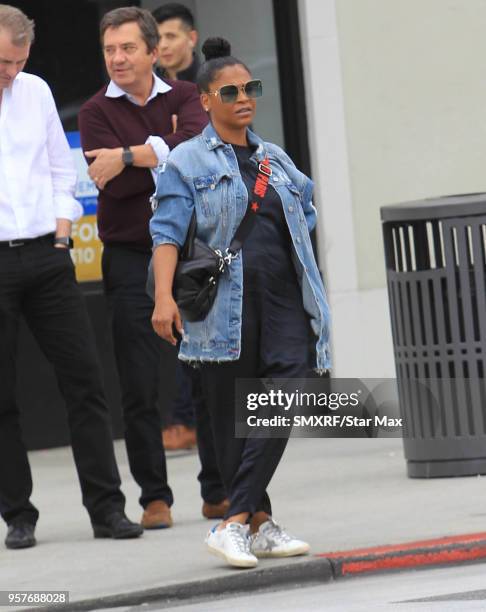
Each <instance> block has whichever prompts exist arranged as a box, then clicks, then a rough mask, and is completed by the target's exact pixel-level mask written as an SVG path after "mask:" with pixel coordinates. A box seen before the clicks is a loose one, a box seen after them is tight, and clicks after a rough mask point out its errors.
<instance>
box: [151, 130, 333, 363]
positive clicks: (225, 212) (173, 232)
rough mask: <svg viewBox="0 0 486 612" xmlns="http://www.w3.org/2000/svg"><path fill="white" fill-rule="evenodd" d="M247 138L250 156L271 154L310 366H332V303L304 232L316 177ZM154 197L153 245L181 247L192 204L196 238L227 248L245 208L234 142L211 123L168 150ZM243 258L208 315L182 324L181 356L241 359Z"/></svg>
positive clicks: (224, 279)
mask: <svg viewBox="0 0 486 612" xmlns="http://www.w3.org/2000/svg"><path fill="white" fill-rule="evenodd" d="M248 142H249V144H250V145H252V146H255V147H257V149H256V151H255V153H254V154H253V157H252V159H254V160H255V161H256V162H257V161H262V160H263V159H264V158H265V155H268V158H269V160H270V165H271V167H272V170H273V174H272V176H271V179H270V180H271V182H272V186H273V187H274V188H275V190H276V191H277V193H278V194H279V196H280V198H281V200H282V206H283V210H284V213H285V219H286V221H287V225H288V227H289V230H290V235H291V238H292V244H293V253H292V255H293V261H294V265H295V268H296V270H297V276H298V279H299V283H300V286H301V289H302V297H303V304H304V308H305V310H306V311H307V313H308V314H309V316H310V321H311V326H312V329H313V331H314V334H315V336H316V358H317V363H316V364H315V369H316V370H317V371H324V370H327V369H328V368H329V367H330V357H329V308H328V305H327V300H326V296H325V292H324V287H323V284H322V280H321V277H320V275H319V270H318V268H317V264H316V261H315V258H314V253H313V251H312V245H311V241H310V238H309V231H310V230H312V229H313V227H314V226H315V223H316V210H315V208H314V206H313V205H312V202H311V195H312V187H313V183H312V181H311V180H310V179H309V178H308V177H306V176H305V175H304V174H302V173H301V172H299V170H297V168H296V167H295V165H294V163H293V162H292V160H291V159H290V158H289V157H288V155H287V154H286V153H285V152H284V151H283V150H282V149H281V148H280V147H278V146H277V145H274V144H271V143H267V142H263V141H262V140H261V139H260V138H259V137H258V136H256V135H255V134H254V133H252V132H251V131H248ZM153 203H154V205H156V209H155V212H154V215H153V217H152V220H151V222H150V232H151V234H152V239H153V243H154V248H155V247H157V246H159V245H160V244H174V245H176V246H177V247H179V248H180V247H182V245H183V244H184V242H185V239H186V234H187V230H188V227H189V222H190V219H191V216H192V213H193V210H194V208H195V209H196V219H197V236H198V238H200V239H201V240H203V241H205V242H206V244H209V245H210V246H211V247H213V248H214V249H221V250H222V251H224V250H225V249H226V248H227V247H228V246H229V244H230V242H231V239H232V238H233V235H234V233H235V232H236V229H237V227H238V225H239V223H240V221H241V220H242V218H243V215H244V214H245V211H246V207H247V203H248V192H247V189H246V187H245V184H244V183H243V180H242V178H241V175H240V172H239V168H238V162H237V159H236V155H235V153H234V151H233V149H232V147H231V145H228V144H225V143H224V142H223V141H222V140H221V139H220V137H219V136H218V134H217V133H216V131H215V130H214V128H213V126H212V125H211V124H209V125H208V126H206V128H205V129H204V131H203V132H202V134H200V135H199V136H196V137H195V138H192V139H191V140H188V141H186V142H183V143H182V144H180V145H179V146H177V147H176V148H175V149H173V150H172V152H171V153H170V156H169V159H168V161H167V162H166V163H165V164H164V165H163V166H162V168H161V171H160V173H159V175H158V180H157V187H156V191H155V194H154V198H153ZM154 207H155V206H154ZM242 258H243V254H242V252H241V251H240V253H239V256H238V257H237V259H235V260H234V261H233V262H232V263H231V266H230V267H229V269H228V270H227V271H226V272H225V273H224V274H223V275H222V276H221V277H220V280H219V287H218V293H217V296H216V300H215V302H214V305H213V307H212V309H211V311H210V312H209V314H208V316H207V317H206V319H204V320H203V321H197V322H193V323H191V322H189V321H184V322H183V323H184V338H183V340H182V342H181V345H180V351H179V358H180V359H182V360H183V361H228V360H235V359H238V358H239V356H240V347H241V311H242V295H243V266H242ZM263 263H264V262H263ZM289 348H290V349H291V347H289Z"/></svg>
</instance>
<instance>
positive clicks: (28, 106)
mask: <svg viewBox="0 0 486 612" xmlns="http://www.w3.org/2000/svg"><path fill="white" fill-rule="evenodd" d="M33 39H34V24H33V22H32V21H30V20H29V19H28V18H27V17H26V16H25V15H24V14H23V13H22V12H21V11H20V10H18V9H16V8H13V7H11V6H7V5H1V4H0V270H1V273H0V346H1V347H2V348H1V350H0V380H1V381H2V384H1V385H0V466H1V469H0V514H1V515H2V518H3V519H4V520H5V521H6V523H7V524H8V533H7V537H6V540H5V544H6V546H7V547H8V548H27V547H30V546H34V545H35V543H36V540H35V536H34V530H35V525H36V522H37V519H38V516H39V512H38V510H37V509H36V508H35V506H34V505H33V504H32V503H31V502H30V496H31V493H32V477H31V471H30V467H29V462H28V458H27V452H26V449H25V446H24V444H23V441H22V437H21V431H20V426H19V410H18V407H17V404H16V400H15V379H16V350H17V335H18V328H19V320H20V317H21V316H23V317H24V318H25V320H26V322H27V325H28V326H29V328H30V329H31V331H32V333H33V335H34V336H35V338H36V340H37V341H38V343H39V345H40V347H41V349H42V351H43V352H44V354H45V356H46V357H47V359H48V360H49V361H50V362H51V363H52V365H53V366H54V369H55V372H56V376H57V380H58V383H59V388H60V389H61V392H62V394H63V396H64V399H65V401H66V406H67V410H68V416H69V426H70V430H71V440H72V447H73V454H74V460H75V463H76V468H77V471H78V476H79V480H80V484H81V490H82V495H83V504H84V505H85V506H86V509H87V510H88V513H89V516H90V519H91V523H92V525H93V529H94V535H95V537H114V538H129V537H137V536H139V535H140V534H141V533H142V528H141V527H140V526H139V525H137V524H135V523H132V522H130V521H129V520H128V519H127V517H126V516H125V513H124V506H125V498H124V496H123V494H122V492H121V491H120V477H119V473H118V468H117V465H116V460H115V455H114V450H113V442H112V437H111V428H110V419H109V413H108V409H107V406H106V402H105V397H104V390H103V384H102V377H101V372H100V367H99V363H98V359H97V355H96V346H95V342H94V337H93V332H92V329H91V327H90V322H89V319H88V315H87V311H86V307H85V305H84V302H83V297H82V294H81V292H80V290H79V287H78V285H77V283H76V280H75V276H74V267H73V263H72V261H71V257H70V255H69V248H70V237H69V236H70V232H71V224H72V222H73V221H76V220H77V219H78V218H79V217H80V216H81V214H82V208H81V206H80V205H79V203H78V202H77V201H76V200H75V199H74V188H75V183H76V173H75V170H74V166H73V161H72V157H71V153H70V150H69V147H68V144H67V141H66V138H65V135H64V132H63V129H62V125H61V122H60V119H59V116H58V114H57V110H56V106H55V103H54V100H53V97H52V94H51V91H50V89H49V87H48V85H47V84H46V83H45V82H44V81H43V80H42V79H40V78H39V77H37V76H34V75H31V74H27V73H24V72H22V69H23V68H24V66H25V64H26V62H27V59H28V57H29V52H30V46H31V43H32V42H33ZM59 502H60V503H61V502H62V500H59Z"/></svg>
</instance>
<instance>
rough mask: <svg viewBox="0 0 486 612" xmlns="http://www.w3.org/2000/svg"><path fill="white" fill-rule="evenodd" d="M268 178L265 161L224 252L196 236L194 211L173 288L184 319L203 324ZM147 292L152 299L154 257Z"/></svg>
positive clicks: (153, 294)
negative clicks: (239, 221) (222, 276)
mask: <svg viewBox="0 0 486 612" xmlns="http://www.w3.org/2000/svg"><path fill="white" fill-rule="evenodd" d="M271 175H272V169H271V167H270V164H269V162H268V159H267V158H266V159H265V160H264V161H263V162H261V163H260V164H259V166H258V174H257V178H256V181H255V187H254V189H253V193H252V202H251V204H250V203H249V205H248V207H247V209H246V213H245V216H244V217H243V219H242V221H241V223H240V225H239V227H238V229H237V230H236V232H235V235H234V236H233V240H232V241H231V244H230V245H229V247H228V248H227V249H226V250H225V251H224V252H222V251H220V250H219V249H212V248H211V247H210V246H209V245H207V244H206V243H204V242H203V241H202V240H200V239H199V238H197V237H196V229H197V226H196V212H195V211H194V212H193V215H192V217H191V222H190V224H189V229H188V231H187V237H186V241H185V243H184V246H183V248H182V249H181V252H180V255H179V263H178V264H177V268H176V271H175V274H174V282H173V286H172V290H173V294H174V299H175V301H176V303H177V306H178V308H179V311H180V313H181V317H182V319H183V320H186V321H202V320H203V319H205V318H206V316H207V315H208V313H209V311H210V310H211V307H212V305H213V303H214V300H215V298H216V294H217V291H218V282H219V277H220V276H221V274H223V273H224V271H225V270H226V268H227V267H228V266H230V265H231V262H232V261H233V259H235V258H236V257H238V252H239V250H240V249H241V247H242V246H243V242H244V240H245V239H246V237H247V236H248V235H249V233H250V231H251V229H252V228H253V225H254V223H255V214H256V213H257V212H258V209H259V208H260V206H261V204H262V202H263V199H264V197H265V194H266V190H267V187H268V180H269V178H270V176H271ZM146 290H147V293H148V294H149V296H150V297H151V298H152V299H155V297H154V296H155V278H154V271H153V258H152V259H151V260H150V264H149V268H148V277H147V286H146Z"/></svg>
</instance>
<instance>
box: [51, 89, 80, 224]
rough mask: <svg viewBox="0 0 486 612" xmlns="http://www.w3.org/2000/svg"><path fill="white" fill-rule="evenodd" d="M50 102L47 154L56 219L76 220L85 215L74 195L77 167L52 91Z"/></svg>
mask: <svg viewBox="0 0 486 612" xmlns="http://www.w3.org/2000/svg"><path fill="white" fill-rule="evenodd" d="M48 103H49V113H48V129H47V154H48V156H49V166H50V170H51V179H52V189H53V200H54V202H53V203H54V211H55V215H56V219H69V221H73V222H74V221H77V220H78V219H79V218H80V217H81V216H82V215H83V207H82V206H81V204H80V203H79V202H78V201H77V200H76V199H75V197H74V194H75V191H76V179H77V175H76V169H75V167H74V160H73V156H72V153H71V149H70V148H69V144H68V142H67V140H66V136H65V134H64V130H63V128H62V124H61V120H60V119H59V115H58V114H57V109H56V105H55V103H54V99H53V97H52V94H51V92H50V91H49V101H48Z"/></svg>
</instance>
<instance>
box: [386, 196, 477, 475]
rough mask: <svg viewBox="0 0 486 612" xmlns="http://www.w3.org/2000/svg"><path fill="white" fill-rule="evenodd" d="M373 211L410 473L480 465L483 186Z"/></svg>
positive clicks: (472, 470) (462, 471)
mask: <svg viewBox="0 0 486 612" xmlns="http://www.w3.org/2000/svg"><path fill="white" fill-rule="evenodd" d="M381 218H382V222H383V237H384V247H385V262H386V272H387V285H388V295H389V302H390V315H391V326H392V336H393V343H394V355H395V364H396V372H397V380H398V389H399V398H400V406H401V410H402V416H403V417H404V430H403V435H404V449H405V456H406V459H407V468H408V474H409V476H411V477H436V476H460V475H472V474H479V473H481V474H484V473H486V388H485V379H484V372H485V367H484V363H485V358H486V194H469V195H467V194H466V195H460V196H447V197H442V198H432V199H428V200H420V201H417V202H406V203H403V204H399V205H394V206H385V207H382V209H381Z"/></svg>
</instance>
